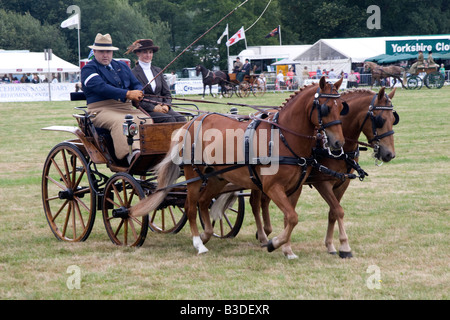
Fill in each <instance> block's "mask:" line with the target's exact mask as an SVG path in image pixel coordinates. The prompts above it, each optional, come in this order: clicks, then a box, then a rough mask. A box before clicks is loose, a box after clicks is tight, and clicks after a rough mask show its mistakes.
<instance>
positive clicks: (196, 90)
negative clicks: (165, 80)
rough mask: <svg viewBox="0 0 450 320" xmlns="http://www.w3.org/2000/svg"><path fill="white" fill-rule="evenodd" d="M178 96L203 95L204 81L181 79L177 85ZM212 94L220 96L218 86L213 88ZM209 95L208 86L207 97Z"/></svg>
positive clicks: (207, 87) (207, 89)
mask: <svg viewBox="0 0 450 320" xmlns="http://www.w3.org/2000/svg"><path fill="white" fill-rule="evenodd" d="M175 92H176V94H181V95H187V94H203V81H202V80H189V79H180V80H178V81H177V82H176V83H175ZM212 93H214V94H218V93H219V87H218V85H214V86H212ZM207 94H209V86H206V91H205V95H207Z"/></svg>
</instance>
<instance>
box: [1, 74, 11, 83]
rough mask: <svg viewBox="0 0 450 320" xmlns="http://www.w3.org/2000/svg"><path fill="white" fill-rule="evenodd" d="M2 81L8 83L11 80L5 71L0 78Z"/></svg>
mask: <svg viewBox="0 0 450 320" xmlns="http://www.w3.org/2000/svg"><path fill="white" fill-rule="evenodd" d="M2 81H3V82H6V83H10V82H11V79H10V78H9V77H8V75H7V74H6V73H5V75H4V76H3V78H2Z"/></svg>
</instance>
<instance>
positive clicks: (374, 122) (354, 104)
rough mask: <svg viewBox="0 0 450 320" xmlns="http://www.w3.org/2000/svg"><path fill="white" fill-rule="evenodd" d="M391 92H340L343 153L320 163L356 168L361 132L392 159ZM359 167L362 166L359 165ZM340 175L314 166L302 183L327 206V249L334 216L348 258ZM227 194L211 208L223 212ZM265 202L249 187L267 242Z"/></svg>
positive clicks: (394, 117) (381, 155)
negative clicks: (345, 107)
mask: <svg viewBox="0 0 450 320" xmlns="http://www.w3.org/2000/svg"><path fill="white" fill-rule="evenodd" d="M394 94H395V89H394V90H393V91H391V92H390V93H389V94H388V95H387V94H385V88H384V87H383V88H382V89H381V90H380V91H379V93H378V94H376V93H375V92H373V91H371V90H365V89H353V90H348V91H345V92H343V93H342V94H341V96H342V97H343V98H344V99H345V101H346V102H347V104H348V105H349V109H350V111H349V113H348V114H347V115H346V116H343V117H342V130H343V132H344V136H345V139H346V142H345V146H344V151H345V156H344V157H340V159H338V158H334V157H333V156H326V155H325V156H323V155H319V156H316V158H317V160H319V162H320V164H322V165H323V166H325V167H327V168H328V169H330V170H333V171H335V172H338V173H342V174H349V173H352V172H353V171H354V168H355V167H357V168H359V166H357V165H356V166H355V165H353V166H352V165H351V164H354V163H356V164H357V161H358V155H359V148H358V138H359V136H360V134H361V132H363V133H364V135H365V136H366V138H367V140H368V141H369V143H370V144H371V145H372V146H373V147H374V151H375V152H374V157H376V159H378V160H380V161H384V162H389V161H390V160H392V159H393V158H394V157H395V149H394V137H393V134H394V131H393V130H392V126H393V125H396V124H397V123H398V121H399V116H398V114H397V113H396V112H395V111H394V110H393V106H392V103H391V99H392V98H393V97H394ZM322 154H323V153H322ZM346 159H348V160H346ZM353 161H354V162H353ZM359 170H362V169H360V168H359ZM358 173H359V175H360V179H361V180H362V179H363V178H364V175H367V173H365V172H364V171H363V170H362V171H358ZM341 178H342V177H341ZM341 178H332V177H331V176H330V175H327V174H324V173H321V172H319V171H318V170H317V169H315V168H314V169H313V170H312V172H311V174H310V175H309V177H308V179H307V180H306V182H305V183H306V184H310V185H313V186H314V187H315V188H316V189H317V191H318V192H319V193H320V195H321V196H322V197H323V199H324V200H325V201H326V202H327V203H328V205H329V207H330V210H329V212H328V230H327V234H326V237H325V246H326V247H327V250H328V252H329V253H330V254H336V249H335V247H334V245H333V232H334V225H335V223H336V220H337V221H338V226H339V240H340V242H341V246H340V248H339V256H340V257H341V258H350V257H352V253H351V248H350V245H349V243H348V236H347V233H346V232H345V227H344V209H343V208H342V206H341V205H340V201H341V199H342V197H343V195H344V193H345V191H346V190H347V188H348V186H349V184H350V181H351V180H350V179H345V180H343V179H341ZM231 196H233V194H224V195H222V196H221V197H220V198H219V199H218V200H217V201H216V202H215V203H214V206H213V208H212V210H214V211H217V212H223V208H224V207H225V206H224V204H225V203H231V202H233V199H230V198H231ZM269 203H270V199H269V198H268V197H267V196H265V195H263V194H262V193H261V192H260V191H257V190H252V192H251V196H250V204H251V206H252V211H253V215H254V217H255V222H256V226H257V238H258V239H259V241H260V242H261V244H263V245H265V244H266V243H267V242H268V238H267V235H269V234H270V233H271V232H272V226H271V224H270V216H269ZM260 209H262V217H263V221H264V226H263V223H262V222H261V219H260V216H259V212H260Z"/></svg>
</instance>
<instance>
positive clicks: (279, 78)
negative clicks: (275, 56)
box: [276, 70, 285, 90]
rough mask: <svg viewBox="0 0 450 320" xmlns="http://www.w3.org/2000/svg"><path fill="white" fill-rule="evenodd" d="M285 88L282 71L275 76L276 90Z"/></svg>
mask: <svg viewBox="0 0 450 320" xmlns="http://www.w3.org/2000/svg"><path fill="white" fill-rule="evenodd" d="M282 86H285V83H284V75H283V71H282V70H280V72H278V74H277V84H276V87H277V88H278V90H281V87H282Z"/></svg>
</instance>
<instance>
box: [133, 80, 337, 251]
mask: <svg viewBox="0 0 450 320" xmlns="http://www.w3.org/2000/svg"><path fill="white" fill-rule="evenodd" d="M341 84H342V79H341V80H339V81H338V82H336V83H335V84H330V83H327V82H326V81H325V78H321V80H320V83H319V86H318V85H317V84H313V85H311V86H309V87H306V88H304V89H303V90H302V91H300V92H298V93H297V94H296V95H294V96H293V97H291V99H290V100H289V101H288V102H287V103H286V104H285V105H284V106H283V107H282V108H281V109H280V111H279V112H278V113H276V114H274V113H272V114H266V117H265V118H264V120H265V121H260V122H259V125H258V126H256V127H254V129H253V130H252V131H251V133H250V135H249V136H246V137H245V135H244V132H246V128H247V127H248V126H249V123H248V122H246V121H239V120H237V119H236V118H232V117H228V116H226V115H221V114H216V113H212V114H205V115H202V116H199V117H197V118H196V119H194V120H192V121H190V122H188V123H187V124H186V125H185V126H184V127H183V128H182V129H181V130H179V131H178V134H177V136H176V137H175V139H173V142H172V146H171V150H170V151H169V153H168V154H167V156H166V158H165V159H164V160H163V161H162V162H161V164H160V165H159V166H158V167H157V168H156V171H157V176H158V188H161V191H159V192H156V193H154V194H151V195H149V196H148V197H147V198H145V199H143V200H141V201H140V202H139V203H138V204H136V205H135V206H134V207H132V208H131V210H130V214H131V216H142V215H146V214H148V212H150V211H152V210H153V209H154V208H157V207H158V206H159V205H160V203H162V201H164V198H165V196H166V195H167V193H168V192H169V190H168V189H164V188H166V187H167V186H170V185H171V184H172V183H173V182H174V181H176V179H177V178H178V175H179V172H180V166H179V165H178V164H177V163H175V162H174V161H173V159H174V158H175V157H177V156H178V157H179V156H180V152H181V153H182V156H183V157H184V156H187V157H188V160H189V159H191V157H192V160H195V161H190V162H191V163H189V162H183V163H182V164H181V166H182V167H183V170H184V174H185V178H186V179H187V180H190V179H193V178H197V177H199V176H200V177H201V178H202V179H199V180H196V181H194V182H190V183H189V184H188V186H187V189H188V190H187V198H186V204H185V209H186V214H187V217H188V219H189V224H190V227H191V233H192V237H193V245H194V247H195V248H196V249H197V251H198V253H204V252H207V251H208V249H207V248H206V247H205V246H204V244H205V243H206V242H208V241H209V239H210V238H211V236H212V234H213V227H212V224H211V220H210V216H209V206H210V204H211V201H212V199H213V198H215V197H217V196H218V195H219V194H220V192H221V190H223V188H224V187H225V186H226V185H227V184H228V183H232V184H233V185H235V186H239V187H242V188H243V189H254V190H259V188H261V189H262V191H263V192H264V193H265V194H267V196H268V197H270V199H271V200H272V201H273V202H274V203H275V204H276V205H277V206H278V207H279V208H280V210H281V211H282V212H283V213H284V216H285V220H284V221H285V228H284V230H283V231H282V233H281V234H279V235H278V236H277V237H274V238H273V239H272V240H270V241H269V242H268V243H267V249H268V251H269V252H271V251H273V250H275V249H277V248H279V247H282V251H283V253H284V254H285V256H287V257H288V258H289V259H291V258H297V256H296V255H295V254H294V253H293V252H292V249H291V247H290V236H291V233H292V230H293V229H294V227H295V225H296V224H297V223H298V215H297V213H296V211H295V206H296V203H297V200H298V198H299V197H300V193H301V190H302V184H303V182H304V181H305V179H306V177H307V176H308V174H309V172H310V171H311V166H310V165H308V162H307V159H310V157H311V146H312V142H313V141H314V140H313V139H314V133H315V132H316V128H321V129H320V131H321V133H322V135H324V136H326V137H327V140H328V145H329V146H330V148H332V149H341V148H342V145H343V144H344V136H343V134H342V128H341V122H340V120H339V116H340V113H341V112H342V111H343V110H346V109H344V105H343V104H342V102H341V100H339V97H340V95H338V94H337V90H338V89H339V87H340V85H341ZM274 117H276V119H275V120H274ZM269 120H270V121H269ZM253 123H255V122H254V121H253V122H252V124H253ZM274 123H275V124H276V125H277V126H278V127H279V128H282V131H283V143H278V144H276V143H275V144H276V145H277V148H274V149H275V151H274V152H275V153H276V156H277V159H276V161H274V163H276V164H277V165H276V166H275V164H274V163H272V164H271V165H262V164H259V163H256V164H252V163H250V162H248V161H244V158H250V159H252V160H253V157H249V153H246V152H243V150H245V149H247V150H248V149H252V150H256V155H257V156H260V157H266V158H267V153H265V154H264V152H261V150H260V149H261V148H262V145H263V144H262V143H261V141H263V142H264V145H265V147H266V151H267V150H268V146H269V145H271V143H270V142H271V141H272V139H273V138H274V137H275V136H276V137H278V135H280V132H279V131H278V130H275V129H274V128H273V127H272V126H273V125H274ZM200 129H201V130H200ZM230 130H231V131H233V130H234V132H235V133H237V134H236V135H233V134H231V135H230ZM201 132H203V133H204V134H203V135H202V133H201ZM240 132H242V135H244V137H243V136H242V135H240V134H239V133H240ZM199 133H200V134H199ZM199 135H200V139H199ZM250 136H251V137H252V138H254V140H253V139H252V142H253V143H252V144H247V143H245V141H248V138H249V137H250ZM192 137H193V139H192ZM219 137H222V139H219ZM212 138H214V139H212ZM236 138H237V139H236ZM242 138H244V139H242ZM179 139H181V140H182V142H183V143H184V144H181V143H180V142H179ZM227 139H230V140H227ZM187 140H189V142H187ZM273 140H275V139H273ZM255 141H258V143H257V144H256V143H254V142H255ZM236 142H237V143H236ZM180 146H181V149H180ZM257 146H258V147H259V148H258V147H257ZM214 147H217V148H214ZM197 153H200V156H202V157H203V158H202V159H193V158H194V155H196V154H197ZM220 153H221V155H220V156H218V154H220ZM261 153H262V154H261ZM230 154H231V156H232V158H231V159H230V158H229V156H230ZM278 157H279V158H278ZM213 158H215V159H213ZM260 159H262V158H260ZM279 159H288V160H290V161H289V162H288V163H286V162H285V163H283V162H282V161H281V160H280V163H278V160H279ZM242 163H243V165H242ZM224 164H225V165H224ZM236 164H237V165H236ZM272 165H273V166H274V167H275V168H272ZM218 168H219V169H218ZM227 169H232V170H229V171H224V170H227ZM272 169H274V170H272ZM214 173H216V174H215V175H214ZM206 176H207V179H205V177H206ZM255 177H257V178H258V180H259V182H260V183H256V182H255ZM197 208H199V209H200V214H201V218H202V221H203V223H204V226H205V228H204V232H203V233H202V234H201V235H200V234H199V231H198V227H197V221H196V220H197Z"/></svg>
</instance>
